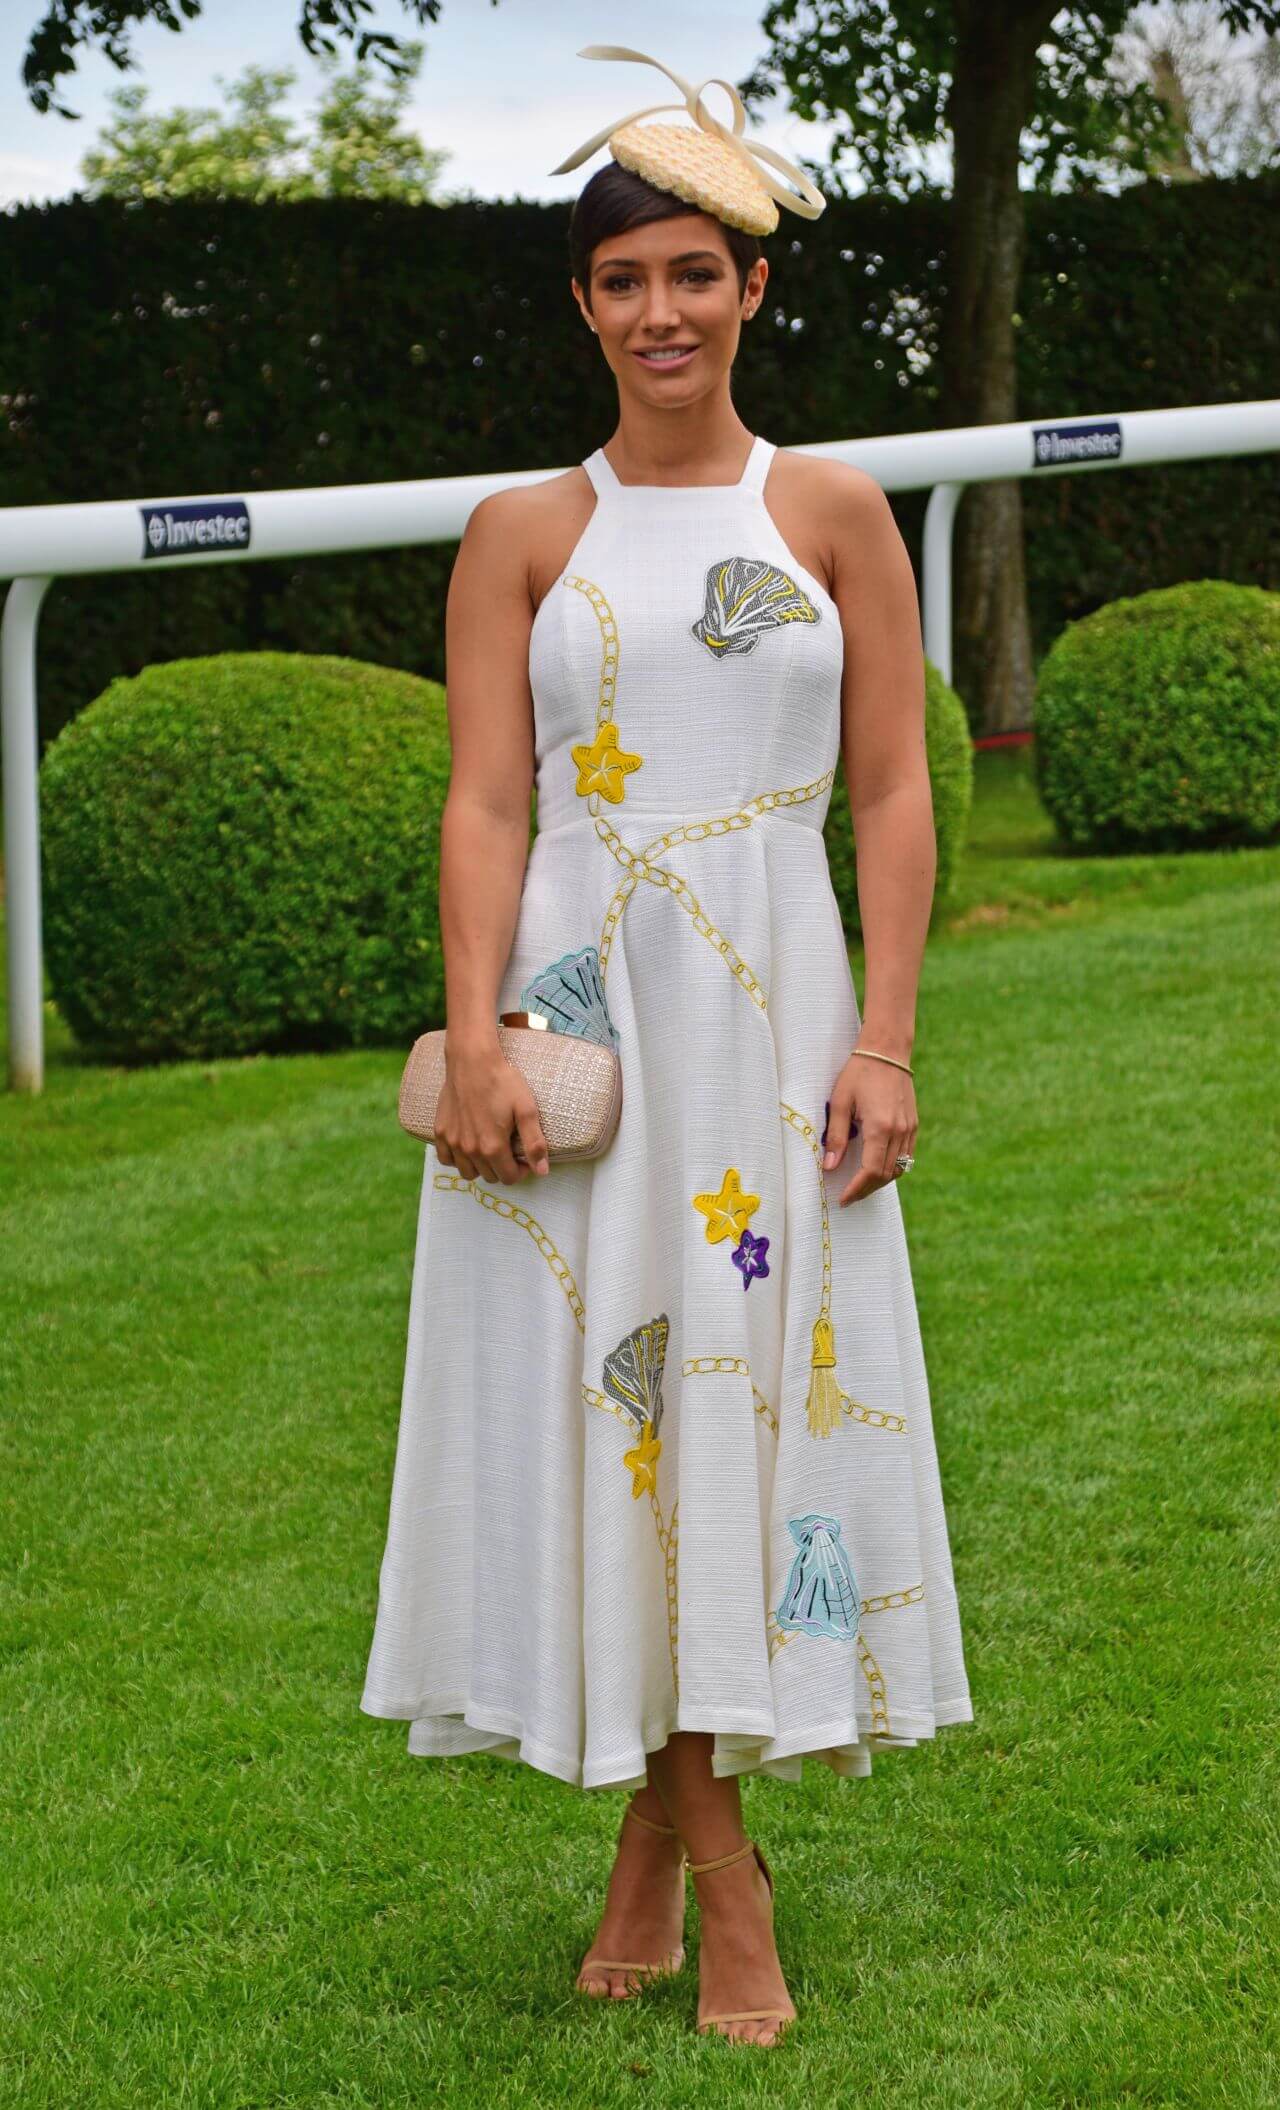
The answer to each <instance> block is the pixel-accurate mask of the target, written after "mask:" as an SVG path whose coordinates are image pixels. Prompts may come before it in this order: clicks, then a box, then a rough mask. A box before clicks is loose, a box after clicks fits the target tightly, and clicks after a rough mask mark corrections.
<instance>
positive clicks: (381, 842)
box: [40, 652, 449, 1061]
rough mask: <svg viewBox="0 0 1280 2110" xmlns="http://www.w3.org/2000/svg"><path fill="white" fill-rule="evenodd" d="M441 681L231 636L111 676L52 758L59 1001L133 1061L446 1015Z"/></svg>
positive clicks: (295, 1043)
mask: <svg viewBox="0 0 1280 2110" xmlns="http://www.w3.org/2000/svg"><path fill="white" fill-rule="evenodd" d="M448 778H449V737H448V724H447V719H446V714H445V703H444V691H443V689H442V688H441V687H440V685H439V684H438V683H437V682H432V681H424V680H421V679H419V678H418V677H417V676H416V675H412V674H405V673H402V672H399V671H397V670H396V669H394V668H388V667H377V666H370V665H367V664H364V663H362V662H361V661H358V660H349V659H340V658H335V657H329V656H322V657H313V656H310V655H307V654H304V653H289V652H230V653H223V654H220V655H218V656H215V657H211V658H201V659H179V660H171V661H169V662H168V663H167V664H164V665H158V666H152V667H147V668H145V669H144V670H143V672H142V673H141V674H138V675H136V676H134V677H132V678H130V679H121V680H118V681H114V682H112V683H111V685H110V687H109V688H107V689H106V690H105V691H104V692H103V694H102V695H101V696H99V697H97V698H96V699H95V701H94V702H93V703H91V704H89V705H88V706H87V707H86V708H85V709H84V710H83V711H81V712H80V714H79V715H78V716H77V717H76V718H75V719H74V720H73V721H72V722H71V724H70V725H68V726H67V727H66V728H65V729H64V730H63V732H62V733H61V734H60V735H59V736H58V738H57V739H56V740H55V741H53V742H52V743H51V745H50V746H49V747H48V749H47V750H46V752H45V756H44V760H43V762H42V764H41V769H40V782H41V807H42V817H43V846H44V935H45V957H46V961H47V964H48V970H49V979H50V982H51V984H52V988H53V993H54V995H55V997H56V999H57V1003H58V1006H59V1009H60V1010H61V1011H62V1013H63V1016H64V1017H65V1018H66V1019H67V1021H68V1023H69V1024H70V1026H71V1028H72V1031H73V1032H74V1033H75V1034H76V1036H77V1038H78V1039H79V1040H80V1041H81V1042H82V1043H84V1045H85V1046H86V1047H87V1048H89V1049H91V1050H93V1051H95V1052H97V1053H100V1054H104V1055H107V1056H110V1057H111V1058H113V1059H115V1060H117V1061H143V1060H153V1059H166V1058H174V1057H194V1056H210V1055H239V1054H245V1053H250V1052H254V1051H258V1050H297V1049H322V1048H336V1047H353V1046H359V1045H362V1044H365V1043H382V1044H385V1043H394V1044H395V1045H398V1046H400V1047H403V1048H405V1049H407V1048H408V1047H409V1045H410V1042H411V1040H412V1039H413V1036H414V1035H415V1034H417V1033H420V1032H423V1031H424V1030H425V1029H426V1028H427V1027H428V1026H429V1025H435V1024H441V1023H443V1017H444V975H443V963H442V957H441V948H440V932H439V916H438V909H437V900H436V887H437V879H438V861H439V826H440V814H441V809H442V807H443V804H444V797H445V792H446V790H447V787H448Z"/></svg>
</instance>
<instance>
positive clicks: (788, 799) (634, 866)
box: [591, 768, 835, 1011]
mask: <svg viewBox="0 0 1280 2110" xmlns="http://www.w3.org/2000/svg"><path fill="white" fill-rule="evenodd" d="M834 780H835V769H834V768H831V769H829V770H827V771H826V772H825V774H824V775H822V776H820V777H815V778H814V780H813V782H812V783H811V784H796V785H792V786H790V787H789V788H787V789H785V790H782V791H764V792H761V793H760V795H759V797H758V798H754V799H752V800H750V801H749V803H748V804H747V805H745V806H740V807H739V808H738V809H737V811H736V812H734V813H726V814H723V815H718V816H716V817H714V818H712V819H710V820H705V821H684V822H682V823H681V824H680V826H679V827H676V828H669V829H668V830H667V832H666V834H665V835H655V836H654V838H653V840H652V842H648V843H646V844H645V846H644V848H643V849H642V850H639V851H635V850H630V849H628V847H627V845H626V844H625V843H624V842H622V840H621V838H620V837H619V836H618V835H617V834H616V833H615V831H614V830H613V829H612V828H610V827H609V824H608V822H607V821H605V822H602V821H601V820H600V819H599V817H598V813H599V809H598V807H595V806H593V807H592V809H591V810H592V812H593V813H594V814H596V815H597V819H596V832H597V833H598V834H599V836H600V839H601V841H602V842H604V843H605V844H606V845H607V847H608V848H609V849H610V850H611V851H612V852H613V855H614V856H615V857H616V858H617V859H618V862H619V863H620V864H622V865H624V866H625V867H626V871H627V877H626V878H625V879H624V880H622V882H621V883H620V885H619V887H618V889H617V892H616V893H615V894H614V896H613V899H612V900H611V901H610V903H609V906H608V908H607V909H606V911H605V918H604V923H603V926H602V928H601V932H600V943H599V946H598V947H597V950H598V952H599V954H600V972H601V974H604V973H605V971H606V968H607V965H608V960H609V948H610V946H611V945H612V943H613V934H614V932H615V931H616V929H617V927H618V923H619V921H620V919H621V916H622V912H623V910H624V909H625V907H626V905H627V903H628V901H629V900H630V899H631V896H632V895H633V894H634V892H635V890H636V885H637V882H638V881H639V880H640V879H641V878H642V877H643V878H645V879H652V880H653V881H654V883H655V884H656V885H659V886H662V885H665V886H667V887H668V888H669V889H670V891H671V892H672V893H674V894H675V897H676V899H677V900H678V901H679V903H680V905H681V907H682V908H684V909H685V910H686V911H687V912H688V914H689V915H690V916H691V917H692V918H693V922H694V926H695V928H696V929H697V930H699V931H700V932H701V933H702V935H703V936H704V937H705V938H708V939H709V940H710V942H711V943H712V944H713V945H714V946H715V947H716V950H717V951H718V952H719V953H720V954H721V957H722V958H723V959H724V960H725V961H726V964H728V965H729V966H730V967H731V969H732V972H733V973H734V974H735V975H736V976H737V978H738V980H739V981H741V982H742V985H743V987H744V988H745V989H746V991H747V994H748V995H749V996H751V997H752V998H753V1000H754V1001H755V1002H756V1003H757V1004H758V1005H759V1007H760V1009H761V1010H762V1011H766V1010H767V1009H768V1003H767V1000H766V998H765V994H764V991H763V990H762V989H761V987H760V984H759V982H758V980H757V979H756V977H755V975H754V974H752V972H751V969H750V968H749V967H747V966H746V963H745V961H743V960H742V959H741V956H740V954H739V953H737V952H736V951H735V949H734V948H733V947H732V946H731V945H730V944H729V941H728V939H727V938H724V937H723V934H722V933H721V932H720V931H719V930H717V928H716V926H715V924H714V923H712V921H711V919H710V917H709V916H706V915H704V914H703V911H702V908H701V906H700V904H699V902H698V900H697V897H696V895H695V894H694V893H693V891H692V889H691V888H690V886H689V883H688V881H687V880H686V879H684V878H683V877H682V876H681V875H680V874H679V873H673V872H670V871H669V870H668V868H667V867H665V866H662V867H659V866H654V865H653V863H652V860H653V859H654V858H655V857H657V856H660V855H661V853H662V852H663V851H664V850H671V849H674V848H675V846H676V844H677V843H682V842H701V841H702V840H703V838H704V837H706V836H711V835H729V834H731V833H732V832H733V831H734V830H735V829H738V828H749V827H750V826H751V823H752V822H753V821H754V820H757V819H759V817H760V815H761V814H763V813H771V812H772V811H773V810H774V808H775V807H777V806H801V805H803V804H804V803H805V802H806V800H808V799H816V798H818V797H820V795H821V794H822V793H823V792H824V791H826V790H827V789H828V787H829V786H830V785H831V784H832V783H833V782H834ZM659 872H663V873H665V874H666V877H665V878H659V877H658V876H657V874H658V873H659ZM731 955H732V957H730V956H731ZM734 961H737V962H738V966H734V965H733V962H734ZM740 968H741V970H742V972H741V973H740V972H739V969H740ZM744 976H745V977H749V979H744Z"/></svg>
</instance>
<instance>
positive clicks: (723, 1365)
mask: <svg viewBox="0 0 1280 2110" xmlns="http://www.w3.org/2000/svg"><path fill="white" fill-rule="evenodd" d="M681 1368H682V1371H683V1374H684V1376H685V1377H705V1376H707V1375H709V1374H711V1373H713V1372H719V1371H722V1370H728V1371H732V1372H733V1373H734V1374H735V1375H737V1376H738V1377H750V1376H751V1365H750V1363H749V1362H748V1361H747V1359H746V1357H745V1355H690V1356H686V1357H685V1360H684V1363H683V1364H682V1366H681ZM751 1395H752V1398H753V1399H754V1401H755V1407H756V1413H757V1414H758V1415H759V1416H760V1419H761V1420H762V1421H764V1422H767V1423H768V1425H769V1427H770V1428H771V1429H772V1430H773V1433H774V1435H775V1436H776V1435H777V1433H778V1417H777V1415H776V1414H775V1413H774V1411H773V1408H772V1407H771V1406H770V1405H769V1402H768V1400H767V1399H766V1398H765V1396H764V1394H763V1392H762V1391H761V1390H760V1387H759V1386H758V1385H757V1384H756V1382H755V1380H754V1379H752V1383H751Z"/></svg>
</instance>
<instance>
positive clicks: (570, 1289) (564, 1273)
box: [432, 1172, 587, 1333]
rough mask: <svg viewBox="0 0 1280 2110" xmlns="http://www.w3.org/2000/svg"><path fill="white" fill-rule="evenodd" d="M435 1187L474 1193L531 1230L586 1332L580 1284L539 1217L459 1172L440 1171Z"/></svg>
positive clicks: (484, 1205)
mask: <svg viewBox="0 0 1280 2110" xmlns="http://www.w3.org/2000/svg"><path fill="white" fill-rule="evenodd" d="M432 1185H433V1186H435V1187H439V1188H440V1189H441V1190H442V1191H443V1192H446V1193H447V1192H450V1191H452V1192H453V1193H456V1194H470V1195H472V1196H473V1197H474V1199H475V1200H476V1201H478V1202H479V1203H480V1205H481V1207H482V1208H485V1209H492V1210H493V1212H494V1214H495V1216H506V1217H509V1218H510V1219H511V1221H512V1223H517V1224H519V1225H520V1226H521V1228H522V1229H523V1230H525V1231H527V1232H528V1233H529V1236H530V1238H532V1240H533V1242H534V1244H535V1245H536V1246H537V1248H538V1251H539V1252H540V1253H541V1255H542V1257H543V1259H544V1260H545V1261H546V1263H547V1266H548V1267H549V1268H550V1269H551V1272H552V1274H553V1275H554V1276H555V1278H556V1281H557V1282H558V1283H559V1284H560V1287H561V1289H562V1290H563V1291H564V1293H565V1296H566V1297H567V1299H568V1301H569V1309H570V1311H571V1312H572V1313H573V1316H574V1318H575V1319H576V1320H577V1322H578V1331H579V1332H580V1333H585V1332H586V1318H587V1310H586V1306H585V1305H584V1303H583V1301H582V1299H581V1297H580V1296H579V1295H578V1285H577V1283H576V1282H575V1281H574V1279H573V1269H572V1268H571V1267H570V1265H569V1263H568V1261H567V1260H566V1259H565V1257H564V1255H563V1253H561V1252H559V1251H558V1250H557V1248H556V1245H555V1241H554V1240H553V1239H552V1238H551V1237H549V1235H548V1234H547V1232H546V1231H544V1230H543V1228H542V1225H541V1224H540V1223H539V1222H538V1219H537V1217H536V1216H530V1214H529V1211H528V1210H527V1209H522V1208H521V1207H520V1204H519V1203H518V1202H513V1201H508V1199H507V1197H506V1195H505V1194H488V1193H486V1192H485V1190H484V1188H483V1187H481V1186H479V1185H478V1184H477V1182H476V1181H475V1180H464V1179H463V1177H462V1175H461V1173H459V1172H437V1174H436V1175H435V1178H434V1180H433V1181H432Z"/></svg>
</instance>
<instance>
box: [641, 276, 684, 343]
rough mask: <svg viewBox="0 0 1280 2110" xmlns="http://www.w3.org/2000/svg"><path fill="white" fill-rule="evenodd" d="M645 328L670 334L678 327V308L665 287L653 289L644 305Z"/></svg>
mask: <svg viewBox="0 0 1280 2110" xmlns="http://www.w3.org/2000/svg"><path fill="white" fill-rule="evenodd" d="M644 321H645V328H646V329H648V330H654V331H663V332H667V333H670V332H671V331H673V330H678V329H679V327H680V308H679V305H678V303H677V302H676V301H674V300H673V299H672V297H671V295H670V293H669V292H668V290H667V288H666V287H665V286H661V285H660V286H657V287H654V288H653V289H652V290H651V291H650V293H649V297H648V299H647V300H646V301H645V304H644Z"/></svg>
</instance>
